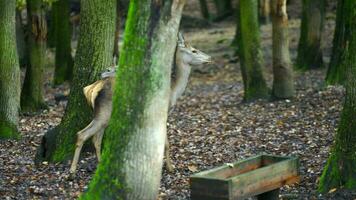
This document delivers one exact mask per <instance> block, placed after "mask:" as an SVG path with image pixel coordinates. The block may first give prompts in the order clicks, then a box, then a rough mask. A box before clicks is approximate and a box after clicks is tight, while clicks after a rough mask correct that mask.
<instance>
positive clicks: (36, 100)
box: [21, 0, 47, 111]
mask: <svg viewBox="0 0 356 200" xmlns="http://www.w3.org/2000/svg"><path fill="white" fill-rule="evenodd" d="M43 7H44V6H43V1H42V0H28V1H27V13H28V31H29V36H28V55H29V64H28V66H27V69H26V75H25V81H24V84H23V88H22V93H21V109H22V111H37V110H39V109H43V108H45V107H46V106H45V103H44V99H43V90H44V84H43V82H44V67H45V62H46V38H47V25H46V19H45V11H44V10H43Z"/></svg>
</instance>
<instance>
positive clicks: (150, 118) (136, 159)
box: [81, 0, 185, 200]
mask: <svg viewBox="0 0 356 200" xmlns="http://www.w3.org/2000/svg"><path fill="white" fill-rule="evenodd" d="M184 2H185V0H165V1H154V0H131V3H130V9H129V15H128V21H127V24H126V30H125V36H126V37H125V41H124V48H123V50H122V52H121V55H120V68H119V71H118V72H117V77H116V84H115V91H114V98H113V112H112V117H111V121H110V123H109V127H108V128H107V130H106V133H105V134H106V138H105V146H104V150H103V155H102V161H101V162H100V164H99V166H98V169H97V171H96V174H95V176H94V178H93V180H92V182H91V183H90V185H89V190H88V192H87V193H86V194H84V195H83V196H82V198H81V199H135V200H136V199H151V200H154V199H157V193H158V188H159V183H160V179H161V171H162V162H163V151H164V141H165V137H166V120H167V113H168V103H169V96H170V73H171V67H170V66H171V63H172V62H173V54H174V52H175V49H176V39H177V32H178V26H179V21H180V19H181V13H182V9H183V5H184ZM123 94H125V95H123Z"/></svg>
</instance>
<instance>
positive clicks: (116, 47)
mask: <svg viewBox="0 0 356 200" xmlns="http://www.w3.org/2000/svg"><path fill="white" fill-rule="evenodd" d="M120 9H121V8H120V0H117V3H116V25H115V37H114V53H113V56H114V59H115V60H114V62H115V63H114V64H115V65H116V64H117V63H118V61H119V40H120V28H121V27H120V26H121V23H120V21H121V12H120Z"/></svg>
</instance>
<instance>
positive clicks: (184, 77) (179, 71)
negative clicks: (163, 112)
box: [170, 53, 191, 106]
mask: <svg viewBox="0 0 356 200" xmlns="http://www.w3.org/2000/svg"><path fill="white" fill-rule="evenodd" d="M177 54H178V55H176V59H175V65H176V66H175V67H174V70H175V74H176V76H175V77H174V79H172V85H171V99H170V106H174V105H175V104H176V102H177V99H178V98H179V97H180V96H182V94H183V92H184V90H185V88H186V87H187V84H188V81H189V75H190V70H191V66H190V65H189V64H187V63H185V62H183V60H182V59H181V57H180V55H179V53H177Z"/></svg>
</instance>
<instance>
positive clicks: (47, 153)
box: [36, 0, 116, 162]
mask: <svg viewBox="0 0 356 200" xmlns="http://www.w3.org/2000/svg"><path fill="white" fill-rule="evenodd" d="M115 16H116V0H108V1H102V0H85V1H82V2H81V18H80V33H79V41H78V51H77V54H76V57H75V62H74V71H73V80H72V84H71V88H70V95H69V100H68V105H67V108H66V111H65V114H64V116H63V118H62V122H61V124H60V125H58V126H57V127H56V128H54V129H52V130H50V131H48V132H47V133H46V134H45V136H44V137H43V138H42V143H41V146H40V147H39V149H38V153H37V155H36V161H41V160H49V161H56V162H57V161H63V160H66V159H69V158H71V157H72V155H73V153H74V149H75V142H76V138H77V135H76V133H77V132H78V131H79V130H81V129H83V128H84V127H85V126H86V125H88V123H89V122H90V121H91V118H92V116H91V109H90V107H89V105H88V104H87V102H86V100H85V97H84V94H83V88H84V87H85V86H87V85H89V84H90V83H93V82H94V81H95V80H97V78H98V77H99V75H100V73H101V72H102V71H103V70H104V69H106V68H108V67H110V66H111V63H112V54H113V49H114V33H115Z"/></svg>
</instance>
